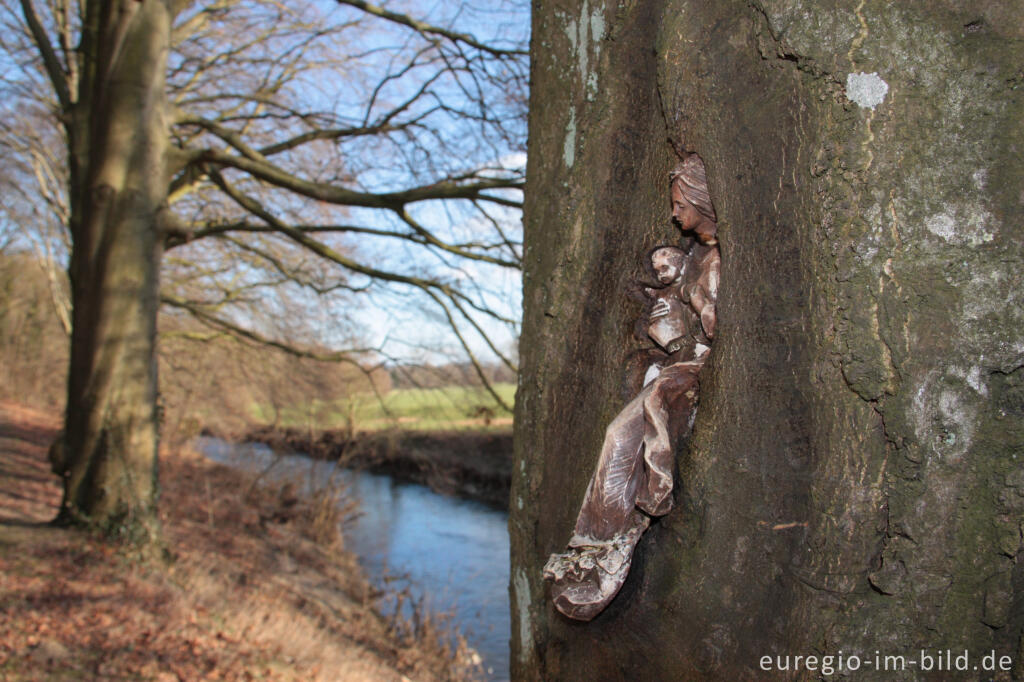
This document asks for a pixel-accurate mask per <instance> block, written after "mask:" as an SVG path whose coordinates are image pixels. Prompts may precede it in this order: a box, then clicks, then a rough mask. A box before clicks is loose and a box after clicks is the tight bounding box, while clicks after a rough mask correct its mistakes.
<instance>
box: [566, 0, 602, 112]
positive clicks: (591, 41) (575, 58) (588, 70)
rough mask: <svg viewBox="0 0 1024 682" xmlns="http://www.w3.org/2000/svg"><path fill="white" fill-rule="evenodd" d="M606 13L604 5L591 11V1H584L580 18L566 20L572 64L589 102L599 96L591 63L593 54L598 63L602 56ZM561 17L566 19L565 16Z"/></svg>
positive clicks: (595, 71)
mask: <svg viewBox="0 0 1024 682" xmlns="http://www.w3.org/2000/svg"><path fill="white" fill-rule="evenodd" d="M604 12H605V8H604V5H603V4H600V3H599V4H598V5H597V6H596V7H594V9H593V10H591V9H590V0H584V1H583V8H582V10H581V12H580V16H579V17H578V18H577V17H569V18H567V19H564V20H565V29H564V30H565V35H566V37H568V38H569V52H570V57H571V62H570V63H573V64H575V65H576V70H577V71H578V73H579V79H580V83H581V84H582V85H583V92H584V94H585V95H586V98H587V99H588V100H592V99H593V98H594V97H595V96H596V95H597V89H598V78H597V70H596V69H595V68H594V67H593V66H592V63H591V52H593V61H594V62H596V61H597V58H598V57H599V56H600V54H601V40H602V39H603V38H604V33H605V21H604ZM561 16H562V17H563V18H564V17H565V15H561Z"/></svg>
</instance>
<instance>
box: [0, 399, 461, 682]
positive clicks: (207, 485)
mask: <svg viewBox="0 0 1024 682" xmlns="http://www.w3.org/2000/svg"><path fill="white" fill-rule="evenodd" d="M55 426H56V424H55V423H54V421H53V419H52V418H49V417H47V416H46V415H40V414H36V413H30V412H28V411H26V410H23V409H21V408H18V407H16V406H12V405H10V404H2V403H0V468H2V471H3V474H4V476H3V478H2V479H0V680H63V679H67V680H99V679H103V680H117V679H131V680H161V681H164V682H166V681H170V680H200V679H203V680H211V679H225V680H255V679H269V680H402V679H423V680H446V679H460V678H466V677H468V676H469V675H470V674H471V672H472V669H473V665H472V664H473V662H474V661H473V653H472V652H471V651H469V650H466V649H464V648H463V649H462V650H461V651H456V652H453V651H451V650H450V647H449V646H448V645H447V644H446V643H447V642H448V641H450V638H449V637H448V635H447V631H446V630H444V629H443V627H442V625H441V624H440V623H438V622H436V619H433V618H432V617H430V616H428V615H427V614H425V613H420V614H419V615H416V616H415V617H414V619H413V620H414V621H415V622H402V621H399V622H390V623H389V622H388V621H387V620H385V619H384V618H382V617H381V616H380V615H378V613H377V612H376V611H375V609H374V608H373V605H374V604H375V603H376V601H377V599H378V598H379V597H380V595H379V594H378V593H376V592H375V591H374V590H373V589H372V588H371V587H370V586H369V584H368V583H367V581H366V579H365V576H364V575H363V574H362V572H361V569H360V568H359V566H358V565H357V563H356V560H355V558H354V556H353V555H351V554H349V553H346V552H344V551H343V550H342V549H341V542H340V540H338V538H337V537H336V533H337V531H336V529H337V524H336V521H337V520H338V518H339V517H338V516H337V515H338V514H344V513H346V512H344V511H341V512H339V511H338V507H337V506H335V505H334V504H333V503H334V502H336V501H337V499H338V498H337V496H338V495H340V494H342V493H343V491H341V490H340V489H338V488H334V489H332V490H330V491H328V492H325V493H324V495H323V496H322V497H321V498H320V499H313V500H301V499H297V500H294V501H292V500H293V498H292V497H291V496H289V495H288V494H287V491H284V490H282V489H281V488H280V487H278V488H269V487H263V486H258V487H257V488H255V490H256V491H257V492H255V493H252V494H247V493H248V491H249V490H250V488H251V486H250V485H249V481H248V480H246V479H245V477H244V476H243V475H241V474H240V473H238V472H237V471H235V470H233V469H229V468H227V467H222V466H217V465H213V464H210V463H208V462H207V461H206V460H205V459H203V458H201V457H200V456H198V455H195V454H191V453H187V452H185V453H180V452H179V453H175V454H166V455H164V456H163V457H162V462H161V480H162V481H163V486H164V487H163V492H162V498H161V504H160V509H161V522H162V524H163V532H164V541H165V544H166V551H167V553H168V555H169V557H170V561H169V562H153V561H144V560H141V559H139V558H138V557H136V556H133V555H132V553H131V552H130V551H128V550H127V549H126V548H124V547H117V546H112V545H110V544H107V543H106V542H104V541H102V540H100V539H99V538H95V537H89V536H86V535H83V534H81V533H78V532H73V531H66V530H61V529H55V528H51V527H49V526H46V525H41V524H42V523H43V522H45V521H46V520H48V519H49V518H50V517H52V516H53V514H54V513H55V511H56V507H57V504H58V503H59V499H60V494H59V489H58V488H57V485H56V480H55V479H54V477H53V476H52V475H51V474H49V472H48V467H47V464H46V458H45V451H46V446H47V445H48V443H49V439H50V438H52V435H53V432H54V428H55ZM349 511H351V510H349ZM332 529H333V531H332ZM332 532H333V533H334V535H332ZM421 611H422V610H421Z"/></svg>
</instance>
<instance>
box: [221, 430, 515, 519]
mask: <svg viewBox="0 0 1024 682" xmlns="http://www.w3.org/2000/svg"><path fill="white" fill-rule="evenodd" d="M204 435H209V436H216V437H223V436H220V435H219V434H217V433H209V432H207V433H204ZM228 439H229V440H230V438H228ZM234 440H236V441H240V442H250V443H262V444H264V445H266V446H268V447H269V448H271V449H272V450H273V451H274V452H276V453H278V454H284V453H296V452H298V453H303V454H305V455H308V456H309V457H312V458H314V459H321V460H328V461H333V462H338V464H339V465H340V466H342V467H344V468H347V469H356V470H362V471H369V472H371V473H375V474H385V475H388V476H390V477H392V478H394V479H396V480H399V481H405V482H410V483H419V484H421V485H425V486H427V487H429V488H430V489H432V490H434V491H436V492H439V493H441V494H444V495H454V496H457V497H463V498H467V499H472V500H477V501H479V502H483V503H485V504H487V505H489V506H492V507H495V508H499V509H508V502H509V489H510V487H511V480H512V433H511V432H510V431H507V432H505V431H495V432H484V431H398V430H394V431H378V432H357V433H351V432H348V431H345V430H341V429H336V430H325V431H319V432H310V431H309V430H306V429H296V428H280V427H270V426H264V427H257V428H254V429H251V430H250V431H249V432H247V433H246V434H245V435H243V436H242V437H241V438H236V439H234Z"/></svg>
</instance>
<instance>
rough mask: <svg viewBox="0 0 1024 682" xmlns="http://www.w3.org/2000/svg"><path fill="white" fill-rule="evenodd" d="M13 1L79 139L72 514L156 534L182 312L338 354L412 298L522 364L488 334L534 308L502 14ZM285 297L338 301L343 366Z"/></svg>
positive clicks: (23, 50) (72, 224) (516, 56)
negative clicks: (495, 286) (162, 335)
mask: <svg viewBox="0 0 1024 682" xmlns="http://www.w3.org/2000/svg"><path fill="white" fill-rule="evenodd" d="M9 5H10V3H8V6H7V9H8V12H9V21H11V22H13V21H14V20H16V21H17V25H16V26H13V27H14V28H16V29H17V31H16V32H12V34H11V35H12V36H14V37H11V38H9V39H7V40H8V44H6V45H5V47H6V48H7V54H8V55H13V56H12V57H9V58H10V59H14V60H19V62H20V65H21V67H22V70H23V71H24V72H25V73H26V74H27V75H26V76H25V80H24V82H23V83H22V87H23V88H24V87H25V85H24V83H28V84H29V87H31V86H32V84H35V86H36V87H38V85H39V84H40V81H41V78H40V74H42V75H43V76H45V81H46V82H47V83H48V85H49V88H50V91H51V92H52V101H51V102H50V111H51V113H52V114H54V115H55V116H56V120H58V121H59V122H60V132H61V134H62V136H63V138H64V141H65V147H66V152H65V155H64V159H65V161H66V169H65V172H66V178H67V192H66V197H67V206H68V209H67V225H68V227H69V232H70V236H71V248H70V265H69V274H70V280H71V298H72V302H73V306H72V309H73V314H72V318H71V327H72V333H71V349H72V350H71V364H70V374H69V388H68V402H67V415H66V428H65V434H64V437H63V440H62V442H61V444H60V446H61V447H59V448H56V449H55V450H56V451H57V453H58V455H59V456H58V457H57V458H56V459H57V460H58V467H57V468H58V469H59V470H60V473H62V474H63V476H64V480H65V495H64V503H63V505H62V511H61V517H60V519H61V520H63V521H68V522H71V521H76V522H87V523H90V524H95V525H100V526H102V527H105V528H107V529H108V530H114V531H119V532H125V533H129V534H131V535H133V536H136V537H140V538H148V537H153V535H154V533H155V532H156V528H155V523H154V515H153V501H154V499H155V494H156V484H155V460H156V444H157V423H156V421H157V420H156V410H155V399H156V391H157V385H156V373H155V371H154V367H155V365H154V359H153V358H154V347H155V335H156V316H157V309H158V307H159V305H160V304H161V303H162V304H164V305H165V306H169V307H170V308H171V309H173V310H177V311H179V312H180V313H187V314H189V315H191V316H193V317H194V318H195V319H197V320H199V321H201V322H202V323H203V324H204V325H206V326H207V327H209V328H212V329H214V330H218V331H222V332H225V333H230V334H234V335H238V336H240V337H243V338H246V339H248V340H250V341H255V342H259V343H265V344H269V345H272V346H275V347H277V348H279V349H282V350H285V351H287V352H291V353H293V354H296V355H299V356H305V357H312V358H316V359H322V360H323V359H335V360H338V359H345V358H351V357H353V356H352V355H351V346H352V345H353V342H357V341H358V338H357V337H358V334H355V333H353V330H352V329H351V325H349V327H350V328H349V329H348V331H347V332H346V331H345V330H344V327H345V323H344V319H346V318H348V317H350V316H349V315H348V314H347V312H348V310H349V309H350V308H351V306H353V305H358V303H357V300H358V299H357V298H356V297H358V296H364V295H370V294H373V293H375V292H380V291H381V290H382V288H383V287H390V288H391V289H390V290H391V291H393V290H394V287H399V288H401V289H403V290H404V291H405V292H407V293H403V294H399V295H400V296H405V297H407V298H409V299H410V300H411V299H412V298H413V297H421V298H422V300H425V301H427V302H428V303H429V304H430V305H433V306H435V307H436V308H437V310H439V311H440V314H441V315H442V317H443V319H445V320H446V321H447V322H448V323H449V324H450V325H451V328H452V329H453V331H454V333H455V336H456V338H457V339H458V342H459V344H460V345H462V346H463V347H464V349H465V351H466V352H467V353H468V354H469V357H470V360H471V362H472V363H473V364H474V366H477V367H478V368H479V367H480V366H481V363H480V361H479V360H478V358H477V357H476V352H475V351H474V349H475V348H476V347H479V346H480V343H481V341H482V343H483V345H485V346H487V347H489V348H490V350H491V351H493V352H494V353H496V354H497V355H498V357H500V358H502V361H503V362H505V363H507V364H508V365H510V366H511V365H512V364H513V363H512V361H511V359H510V358H507V357H504V355H503V354H502V353H501V352H500V350H501V349H500V347H499V345H498V344H497V343H495V342H494V341H493V340H491V339H490V336H489V335H488V333H487V330H486V327H485V325H486V320H492V321H495V322H499V323H502V324H515V318H516V315H515V308H514V306H512V307H509V306H508V305H507V304H505V303H504V302H502V301H501V300H499V298H498V297H497V296H496V294H495V292H494V291H493V290H491V289H490V288H489V287H488V286H487V283H486V281H484V280H486V279H487V277H488V275H487V274H486V273H489V272H494V271H498V272H500V271H502V270H514V269H516V268H518V265H519V261H520V257H521V252H520V243H519V234H518V230H517V228H516V227H515V226H514V223H515V212H517V211H518V209H519V208H520V205H521V199H520V190H521V187H522V167H521V166H522V164H521V163H518V162H517V159H516V157H515V155H516V154H517V153H521V151H522V136H523V129H522V128H523V122H522V111H523V105H524V101H525V100H524V97H525V95H524V89H525V79H526V69H525V64H526V61H525V57H526V53H525V50H524V49H523V46H522V41H521V38H520V39H517V40H516V41H513V42H510V43H504V42H502V41H501V40H489V41H488V42H486V43H485V42H482V41H481V40H478V39H477V38H476V37H474V36H473V30H472V29H473V28H474V27H475V28H479V27H482V26H484V25H485V23H486V22H485V18H483V17H481V16H478V15H474V14H473V13H472V12H471V11H470V10H469V9H467V8H462V9H461V11H457V12H453V13H451V14H450V15H448V16H442V17H439V19H438V20H437V21H433V22H430V21H425V20H422V19H421V18H417V17H414V16H412V15H411V14H407V13H403V12H400V11H394V10H393V9H390V8H383V7H378V6H375V5H371V4H368V3H364V2H358V1H355V0H351V1H348V0H338V2H337V5H333V4H332V5H327V4H325V3H323V2H305V3H288V4H287V6H284V5H283V4H280V3H275V2H270V1H269V0H206V1H204V2H199V3H191V2H185V1H182V0H179V1H177V2H175V1H171V0H141V1H138V0H105V1H95V2H81V3H71V2H69V1H68V0H50V1H49V2H48V3H47V5H46V10H47V11H46V13H45V14H42V13H40V12H39V11H38V10H37V8H36V7H35V6H34V5H33V2H32V1H31V0H20V2H19V6H18V8H17V10H15V9H14V8H13V7H10V6H9ZM460 22H462V23H465V24H467V25H469V26H470V29H471V30H462V29H459V30H456V29H454V28H451V27H452V26H457V25H461V23H460ZM490 23H491V24H493V20H492V21H490ZM22 36H23V37H24V40H20V41H19V38H20V37H22ZM28 48H31V49H28ZM33 69H35V71H33ZM510 218H511V220H510ZM510 223H511V225H510ZM168 251H169V252H171V253H169V255H168V257H167V258H166V259H165V258H164V253H165V252H168ZM165 261H166V265H167V267H166V268H165V273H166V274H167V280H166V284H165V286H164V287H163V288H161V287H160V285H159V283H158V282H159V275H160V271H161V264H162V263H164V262H165ZM481 274H483V279H481ZM279 287H285V288H291V289H292V290H295V289H301V290H305V291H310V292H315V293H318V294H321V295H323V296H326V297H327V299H322V300H325V301H329V302H325V303H321V304H320V305H324V306H329V307H330V306H334V309H336V310H338V315H337V318H338V319H339V320H341V322H342V323H341V324H340V327H338V328H336V331H335V333H334V334H333V335H332V336H333V338H332V339H331V341H332V342H335V343H333V344H332V345H334V346H336V349H335V350H331V351H326V352H325V351H323V350H322V345H320V346H319V347H317V346H314V345H313V344H311V343H307V342H306V341H308V340H307V339H292V338H288V334H287V333H286V332H282V329H281V326H280V325H279V324H277V322H279V321H280V320H281V319H282V317H283V315H284V313H286V312H289V311H287V310H284V309H283V308H282V306H283V304H284V303H283V302H284V300H285V298H277V297H275V293H274V292H275V290H277V289H278V288H279ZM392 295H394V294H392ZM289 300H294V297H289ZM275 306H276V307H275ZM268 318H269V319H270V320H271V321H272V322H274V323H273V324H271V323H268V322H267V321H266V320H267V319H268ZM337 329H341V331H337ZM473 336H476V337H477V338H478V339H479V340H478V341H473V339H472V337H473ZM356 345H358V344H356ZM360 350H365V348H360ZM480 373H481V376H482V375H483V371H482V369H481V370H480ZM495 398H496V399H499V400H500V398H498V397H497V394H495Z"/></svg>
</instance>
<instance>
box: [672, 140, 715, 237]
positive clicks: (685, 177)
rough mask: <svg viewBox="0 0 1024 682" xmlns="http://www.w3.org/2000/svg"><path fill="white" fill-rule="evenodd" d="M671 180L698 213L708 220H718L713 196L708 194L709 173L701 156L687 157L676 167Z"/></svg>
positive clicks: (692, 155)
mask: <svg viewBox="0 0 1024 682" xmlns="http://www.w3.org/2000/svg"><path fill="white" fill-rule="evenodd" d="M669 178H670V180H671V182H672V183H673V184H674V185H676V186H677V187H679V191H680V192H682V194H683V198H684V199H686V200H687V201H688V202H690V203H691V204H693V207H694V208H696V209H697V212H698V213H700V214H701V215H702V216H704V217H705V218H707V219H708V220H712V221H714V220H716V218H715V207H714V206H712V205H711V194H710V193H709V192H708V177H707V171H705V170H704V162H703V161H701V160H700V157H699V156H697V155H696V154H690V155H689V156H687V157H686V158H685V159H683V161H682V163H680V164H679V165H678V166H676V167H675V169H674V170H673V171H672V173H671V175H669Z"/></svg>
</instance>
